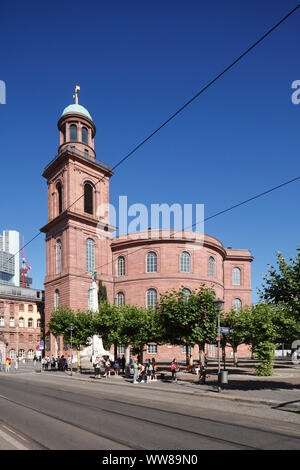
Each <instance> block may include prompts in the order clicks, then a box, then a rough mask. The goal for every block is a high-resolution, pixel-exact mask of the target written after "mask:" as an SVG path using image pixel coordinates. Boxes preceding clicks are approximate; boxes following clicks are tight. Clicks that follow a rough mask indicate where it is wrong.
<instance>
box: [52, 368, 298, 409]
mask: <svg viewBox="0 0 300 470" xmlns="http://www.w3.org/2000/svg"><path fill="white" fill-rule="evenodd" d="M78 375H79V374H78ZM49 376H51V374H49ZM53 376H54V375H52V377H53ZM54 377H58V378H67V377H68V378H71V379H72V380H79V381H81V382H89V383H98V382H100V383H101V382H102V383H103V384H105V385H115V386H119V387H124V386H125V387H132V386H133V384H132V383H124V382H122V383H116V382H113V381H111V380H109V379H108V381H106V380H107V379H100V380H97V381H96V379H91V378H84V377H79V376H75V375H73V376H70V375H63V376H62V375H58V374H57V375H55V376H54ZM143 385H144V386H145V387H146V388H147V390H154V391H155V390H159V391H161V392H167V393H177V394H178V393H181V394H182V393H184V394H186V395H193V396H197V395H198V396H205V397H208V398H215V399H217V400H218V399H222V400H230V401H236V402H239V403H245V404H247V403H248V404H259V405H267V406H272V407H276V406H280V405H282V403H281V402H278V401H275V400H264V399H259V398H244V397H241V396H239V395H231V396H230V395H226V394H225V393H224V392H223V393H222V392H217V391H216V392H213V391H211V390H182V389H181V390H174V389H165V388H161V387H159V388H158V387H153V386H152V387H151V385H150V386H149V384H139V386H142V387H143ZM175 386H176V385H175ZM136 388H137V387H136ZM295 406H296V407H297V408H299V410H300V404H299V405H298V406H297V405H295Z"/></svg>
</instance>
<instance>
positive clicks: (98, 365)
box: [94, 357, 101, 379]
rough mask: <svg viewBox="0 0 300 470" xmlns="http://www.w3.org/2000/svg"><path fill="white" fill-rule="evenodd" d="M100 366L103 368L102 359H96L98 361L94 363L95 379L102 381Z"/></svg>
mask: <svg viewBox="0 0 300 470" xmlns="http://www.w3.org/2000/svg"><path fill="white" fill-rule="evenodd" d="M100 366H101V362H100V358H99V357H96V361H95V363H94V367H95V379H100V370H101V369H100Z"/></svg>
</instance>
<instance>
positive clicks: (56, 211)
mask: <svg viewBox="0 0 300 470" xmlns="http://www.w3.org/2000/svg"><path fill="white" fill-rule="evenodd" d="M78 88H79V87H78ZM78 88H76V91H75V95H74V97H75V103H74V104H71V105H69V106H67V107H66V108H65V109H64V110H63V112H62V115H61V116H60V118H59V120H58V124H57V126H58V131H59V147H58V153H57V156H56V157H55V158H54V159H53V160H52V161H51V162H50V163H49V164H48V165H47V167H46V168H45V170H44V172H43V176H44V178H45V179H46V180H47V188H48V222H47V224H46V225H45V226H44V227H43V228H42V229H41V231H42V232H44V233H45V238H46V278H45V325H47V323H48V321H49V319H50V316H51V312H52V311H53V310H54V309H55V308H57V307H59V305H66V306H69V307H71V308H73V309H75V310H77V309H87V308H88V291H89V289H90V287H91V279H92V273H93V271H94V270H96V271H97V279H98V280H101V281H102V283H103V284H104V285H105V286H106V289H107V295H108V299H109V302H110V303H114V302H115V303H118V304H122V303H127V304H138V305H141V306H147V307H150V306H154V305H155V304H156V302H157V301H158V300H159V295H160V293H162V292H165V291H167V290H170V289H173V288H174V289H176V290H177V289H179V288H181V287H184V288H185V290H186V294H187V295H189V292H191V290H193V289H197V288H199V287H200V285H201V284H205V285H207V286H208V287H212V288H213V289H214V290H215V292H216V297H218V298H221V299H223V300H224V302H225V303H224V309H225V311H229V310H230V309H231V308H232V307H234V308H240V307H243V306H246V305H251V261H252V260H253V257H252V255H251V253H250V251H249V250H241V249H233V248H224V247H223V245H222V243H221V242H220V241H219V240H217V239H216V238H214V237H212V236H209V235H204V236H203V240H202V246H201V249H199V246H198V245H197V244H195V243H194V236H195V233H194V232H188V231H184V232H183V233H182V234H181V236H180V237H178V234H175V233H174V232H172V231H171V232H170V234H169V236H168V237H166V236H165V234H164V233H163V231H158V232H157V234H156V236H155V237H153V234H152V235H151V236H149V233H148V231H142V232H136V233H131V234H128V235H126V236H124V235H123V236H119V237H113V236H112V233H113V232H114V231H115V230H116V228H115V227H113V226H111V225H110V218H109V210H108V207H109V183H110V177H111V176H112V175H113V172H112V170H111V169H110V167H109V165H107V164H106V163H104V162H102V161H100V160H98V159H97V158H96V152H95V143H94V139H95V135H96V126H95V124H94V122H93V119H92V117H91V115H90V113H89V112H88V111H87V109H86V108H84V107H83V106H81V105H80V104H78ZM46 332H47V328H46ZM47 338H48V339H47ZM120 352H121V353H122V351H121V350H120ZM207 352H208V355H209V356H214V355H215V351H214V345H211V346H210V349H209V351H207ZM63 353H64V350H63V344H61V341H60V339H59V338H54V337H53V335H48V337H47V336H46V355H47V354H48V355H49V354H57V355H59V354H63ZM171 356H172V357H171ZM145 357H146V358H147V357H155V358H156V359H157V360H169V359H170V358H171V359H172V358H173V357H177V359H179V360H181V359H184V358H185V351H184V348H180V347H179V346H177V347H175V346H171V345H165V346H160V345H155V344H153V345H149V346H148V350H147V351H146V355H145Z"/></svg>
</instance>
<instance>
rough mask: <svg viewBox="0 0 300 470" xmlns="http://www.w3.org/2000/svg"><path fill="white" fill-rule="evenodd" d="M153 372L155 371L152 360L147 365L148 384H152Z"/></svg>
mask: <svg viewBox="0 0 300 470" xmlns="http://www.w3.org/2000/svg"><path fill="white" fill-rule="evenodd" d="M152 371H153V366H152V363H151V361H150V359H148V362H147V364H146V375H147V384H148V383H149V382H151V376H152Z"/></svg>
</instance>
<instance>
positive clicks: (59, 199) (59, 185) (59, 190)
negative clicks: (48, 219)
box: [56, 183, 62, 214]
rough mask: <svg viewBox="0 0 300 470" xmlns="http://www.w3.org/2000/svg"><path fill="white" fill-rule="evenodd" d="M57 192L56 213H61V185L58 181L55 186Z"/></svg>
mask: <svg viewBox="0 0 300 470" xmlns="http://www.w3.org/2000/svg"><path fill="white" fill-rule="evenodd" d="M56 189H57V194H58V213H59V214H61V213H62V187H61V184H60V183H58V184H57V186H56Z"/></svg>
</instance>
